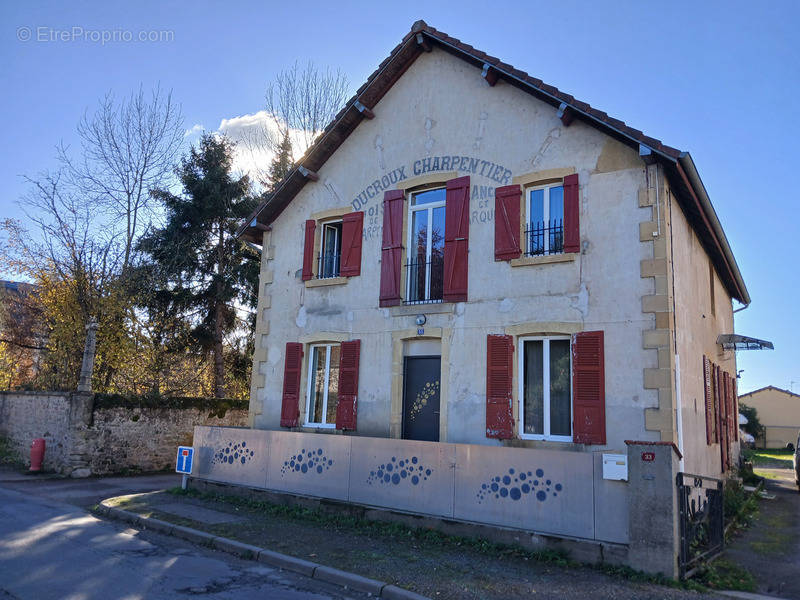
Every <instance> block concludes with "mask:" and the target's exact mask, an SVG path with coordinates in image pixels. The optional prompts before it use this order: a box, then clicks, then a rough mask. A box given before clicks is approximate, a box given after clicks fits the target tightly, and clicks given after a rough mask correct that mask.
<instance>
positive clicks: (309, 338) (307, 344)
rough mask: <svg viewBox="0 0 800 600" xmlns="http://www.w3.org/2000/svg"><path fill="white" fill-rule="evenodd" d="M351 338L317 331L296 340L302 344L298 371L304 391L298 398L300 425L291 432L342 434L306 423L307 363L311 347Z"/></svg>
mask: <svg viewBox="0 0 800 600" xmlns="http://www.w3.org/2000/svg"><path fill="white" fill-rule="evenodd" d="M351 339H352V336H351V335H350V334H349V333H341V332H333V331H319V332H317V333H312V334H307V335H303V336H300V339H299V340H298V341H299V342H300V343H301V344H303V368H302V369H301V370H300V389H301V390H304V393H303V395H302V396H301V397H300V400H299V402H300V417H299V418H298V423H302V425H301V426H300V427H293V428H292V431H303V432H312V433H313V432H316V433H329V434H341V433H342V432H341V431H340V430H338V429H336V428H335V426H334V427H331V426H330V425H319V424H314V423H308V382H309V379H308V376H309V363H310V361H311V347H312V346H320V345H325V344H341V343H342V342H349V341H350V340H351Z"/></svg>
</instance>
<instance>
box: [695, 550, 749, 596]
mask: <svg viewBox="0 0 800 600" xmlns="http://www.w3.org/2000/svg"><path fill="white" fill-rule="evenodd" d="M695 579H696V580H697V582H698V583H701V584H702V585H704V586H705V587H707V588H711V589H712V590H738V591H742V592H753V591H755V589H756V580H755V578H754V577H753V575H752V574H751V573H750V571H748V570H747V569H744V568H742V567H740V566H739V565H736V564H734V563H732V562H730V561H729V560H727V559H724V558H720V559H718V560H716V561H714V562H712V563H711V564H710V565H708V566H706V567H705V568H704V569H703V570H702V571H700V572H699V573H697V574H696V575H695Z"/></svg>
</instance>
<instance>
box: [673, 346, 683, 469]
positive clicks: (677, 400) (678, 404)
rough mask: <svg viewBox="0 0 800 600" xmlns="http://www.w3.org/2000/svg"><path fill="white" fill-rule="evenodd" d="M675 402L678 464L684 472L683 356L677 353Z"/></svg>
mask: <svg viewBox="0 0 800 600" xmlns="http://www.w3.org/2000/svg"><path fill="white" fill-rule="evenodd" d="M675 404H676V407H677V412H676V414H675V419H676V420H677V422H678V450H679V451H680V453H681V458H680V461H679V463H678V465H679V467H680V470H681V471H682V472H683V471H685V469H684V464H683V461H684V458H683V457H684V456H685V454H684V452H683V407H682V406H681V357H680V356H679V355H678V354H676V355H675Z"/></svg>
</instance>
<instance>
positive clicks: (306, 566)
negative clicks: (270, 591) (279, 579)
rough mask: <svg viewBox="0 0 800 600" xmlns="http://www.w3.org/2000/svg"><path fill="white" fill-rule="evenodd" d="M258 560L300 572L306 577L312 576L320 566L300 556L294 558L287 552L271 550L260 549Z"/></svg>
mask: <svg viewBox="0 0 800 600" xmlns="http://www.w3.org/2000/svg"><path fill="white" fill-rule="evenodd" d="M258 562H263V563H265V564H268V565H270V566H273V567H278V568H280V569H286V570H287V571H293V572H294V573H300V574H301V575H305V576H306V577H313V576H314V571H316V570H317V568H318V567H319V566H320V565H318V564H317V563H315V562H311V561H308V560H303V559H302V558H295V557H294V556H289V555H287V554H281V553H279V552H273V551H272V550H261V552H259V553H258Z"/></svg>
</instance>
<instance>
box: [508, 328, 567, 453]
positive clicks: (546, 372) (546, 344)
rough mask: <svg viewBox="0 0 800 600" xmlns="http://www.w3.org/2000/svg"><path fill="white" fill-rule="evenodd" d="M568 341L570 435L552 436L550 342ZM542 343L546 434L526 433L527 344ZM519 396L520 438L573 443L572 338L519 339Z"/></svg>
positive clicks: (552, 336)
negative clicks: (545, 366)
mask: <svg viewBox="0 0 800 600" xmlns="http://www.w3.org/2000/svg"><path fill="white" fill-rule="evenodd" d="M551 340H566V341H568V342H569V381H570V385H569V423H570V426H569V429H570V432H571V434H570V435H550V341H551ZM533 341H541V342H542V362H543V366H544V365H547V368H543V369H542V378H543V379H544V381H543V382H542V394H543V396H542V404H543V407H542V408H543V411H544V414H543V420H542V422H543V425H544V433H525V342H533ZM517 344H518V352H517V356H518V363H517V379H518V395H517V399H518V402H517V405H518V406H519V437H520V438H521V439H524V440H546V441H550V442H572V440H573V436H574V435H575V422H574V418H575V416H574V405H573V401H572V399H573V394H574V390H573V389H572V338H571V337H570V336H568V335H548V336H526V337H521V338H519V340H518V342H517Z"/></svg>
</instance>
